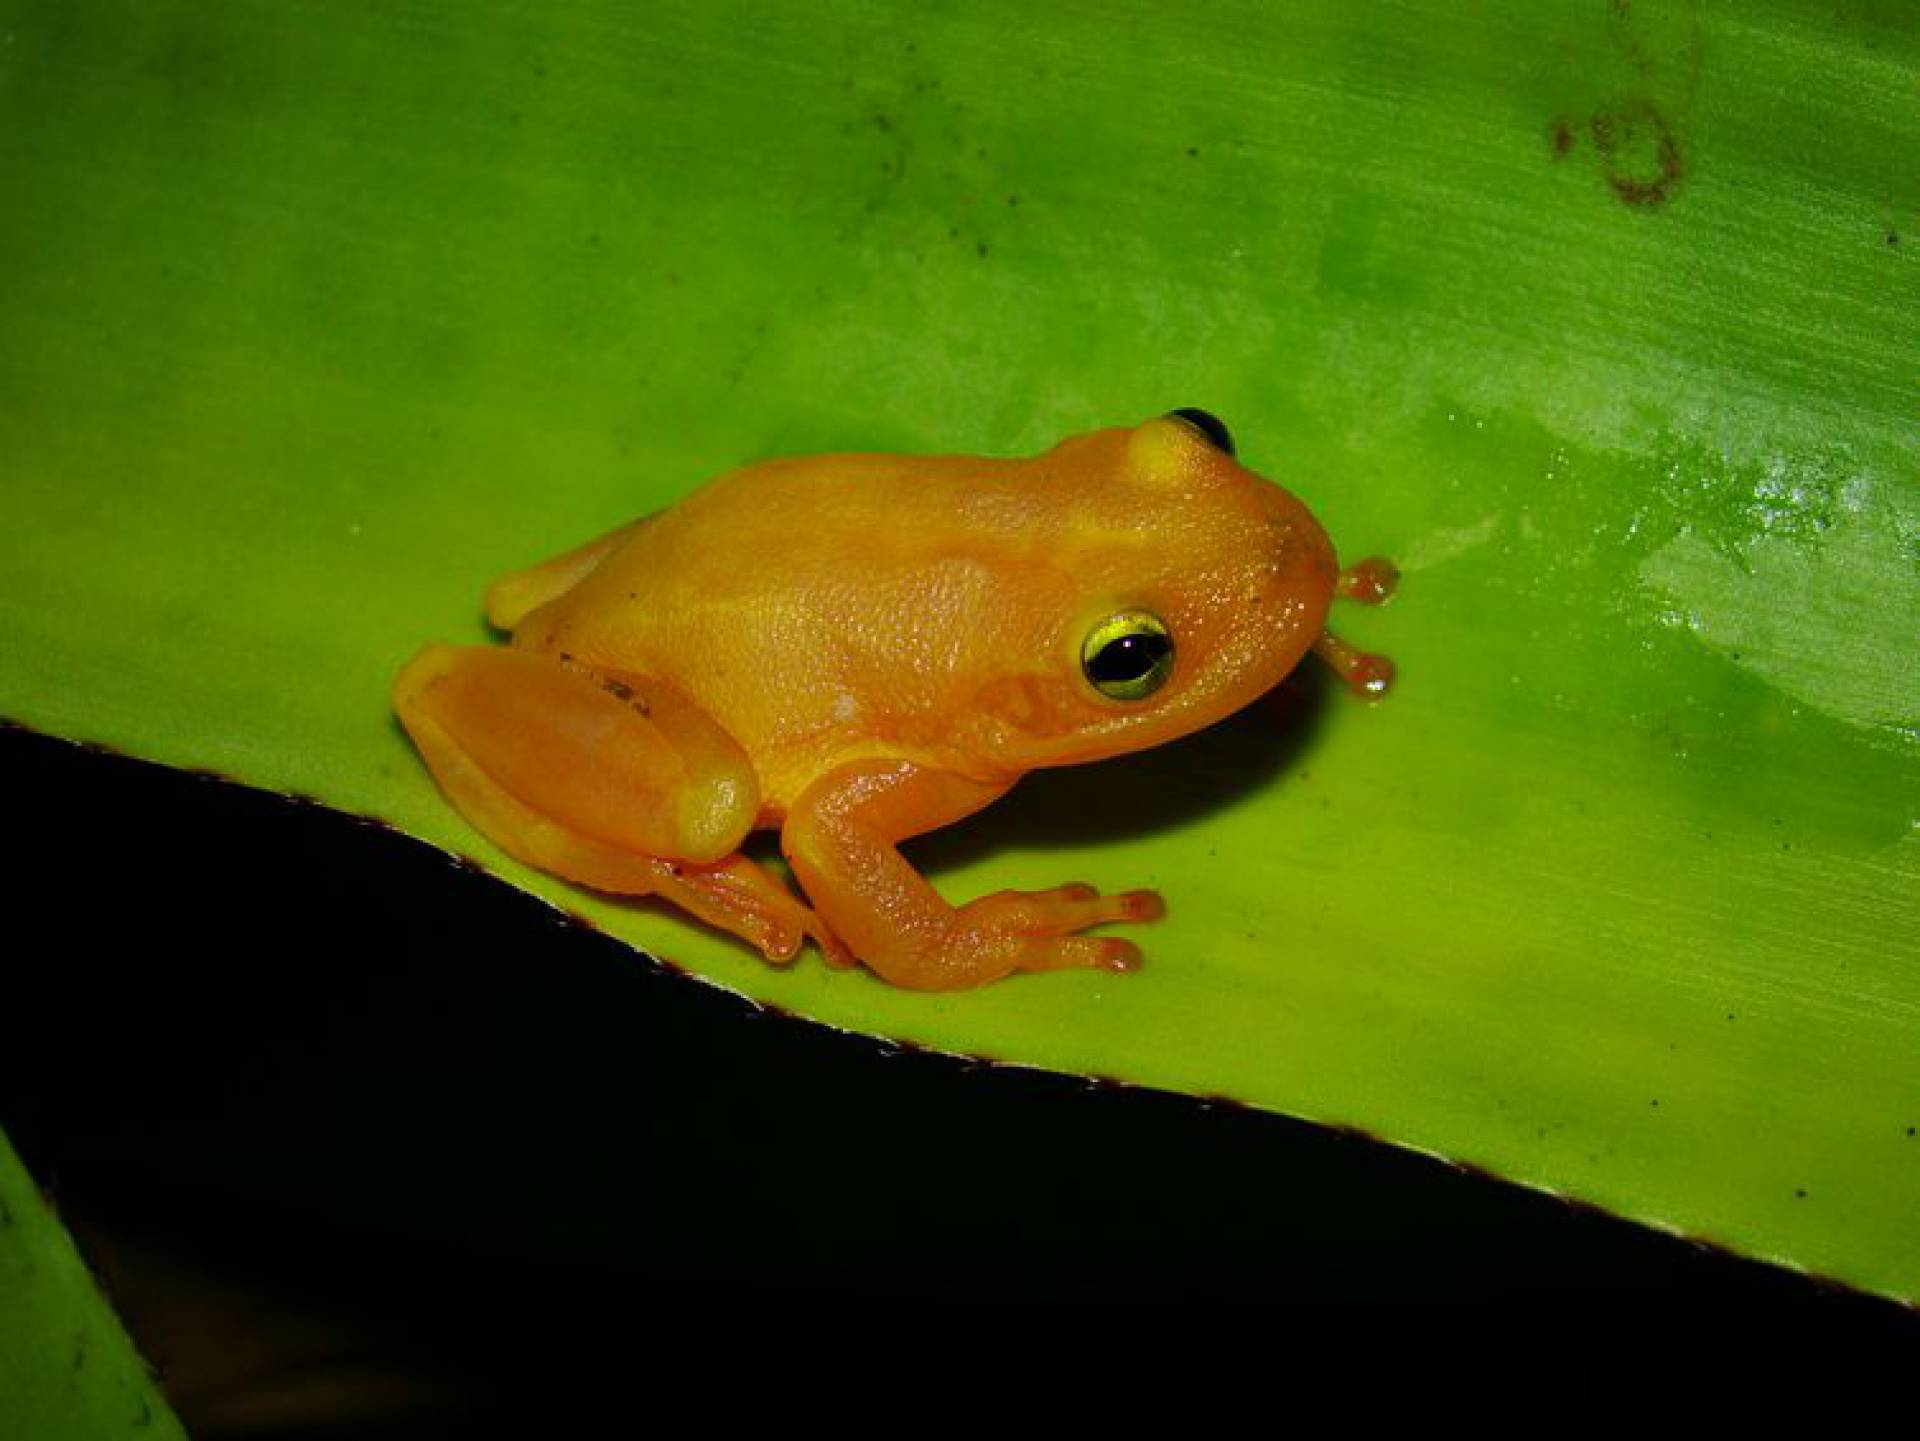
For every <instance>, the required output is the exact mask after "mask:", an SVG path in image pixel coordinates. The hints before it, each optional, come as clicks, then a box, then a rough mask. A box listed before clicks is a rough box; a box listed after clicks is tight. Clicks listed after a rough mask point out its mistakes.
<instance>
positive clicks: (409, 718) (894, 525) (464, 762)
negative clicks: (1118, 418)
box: [394, 410, 1393, 990]
mask: <svg viewBox="0 0 1920 1441" xmlns="http://www.w3.org/2000/svg"><path fill="white" fill-rule="evenodd" d="M1392 581H1393V572H1392V568H1391V567H1390V566H1388V565H1387V564H1386V563H1385V562H1383V561H1368V562H1364V563H1362V564H1361V565H1359V566H1356V567H1354V569H1353V570H1351V571H1349V572H1347V573H1345V574H1344V575H1343V574H1342V573H1340V571H1339V570H1338V567H1337V565H1336V562H1335V560H1334V553H1333V547H1332V545H1331V544H1330V543H1329V542H1328V540H1327V536H1326V533H1325V532H1324V531H1323V530H1322V529H1321V528H1320V526H1319V524H1318V522H1316V521H1315V520H1314V518H1313V516H1312V515H1310V514H1309V513H1308V512H1307V510H1306V508H1305V507H1304V506H1303V505H1301V503H1300V502H1299V501H1298V500H1296V499H1294V497H1293V496H1291V495H1289V494H1288V493H1287V492H1286V491H1284V490H1282V489H1281V488H1280V487H1279V486H1277V485H1274V484H1273V483H1272V482H1270V481H1267V480H1264V479H1262V478H1261V477H1260V476H1258V475H1255V474H1254V473H1253V472H1252V471H1249V470H1246V469H1244V468H1243V467H1242V466H1241V465H1239V464H1238V462H1236V461H1235V459H1234V450H1233V442H1232V440H1231V438H1230V436H1229V435H1228V432H1227V429H1226V427H1225V426H1224V425H1222V424H1221V423H1220V421H1219V420H1217V419H1216V418H1214V417H1213V416H1211V415H1209V414H1207V413H1206V412H1205V411H1201V410H1178V411H1175V412H1173V413H1172V414H1171V415H1167V416H1163V417H1161V418H1159V419H1157V420H1150V421H1148V422H1147V423H1146V424H1144V425H1140V426H1135V427H1133V428H1131V429H1113V430H1097V431H1093V432H1091V433H1090V434H1087V435H1079V436H1075V437H1073V438H1072V439H1070V440H1064V441H1062V442H1060V444H1058V445H1056V446H1054V447H1053V449H1051V450H1049V451H1047V452H1046V453H1044V454H1042V455H1038V456H1035V457H1033V458H1032V459H1029V460H985V459H976V458H972V457H963V456H934V457H907V456H892V455H828V456H819V457H815V458H811V459H806V460H775V461H769V462H766V463H764V464H760V465H752V466H748V467H747V468H745V469H743V470H736V471H734V472H732V473H731V474H728V475H723V476H721V477H719V478H718V479H716V480H713V481H710V482H709V483H707V484H706V485H705V486H702V487H701V488H700V489H698V490H696V491H694V492H693V493H692V494H691V495H689V496H687V497H686V498H685V499H683V500H681V501H680V502H679V503H678V504H676V505H674V506H672V507H670V508H669V509H667V510H663V511H660V512H659V513H657V514H655V515H651V516H647V517H645V518H644V519H641V520H637V521H634V522H633V523H632V524H630V525H628V526H626V527H624V528H622V529H620V530H616V531H614V532H612V533H611V534H609V535H606V536H602V537H601V538H600V539H598V540H595V541H593V542H591V543H590V544H588V545H585V546H583V547H581V548H580V549H578V550H574V551H570V552H568V553H567V554H565V555H562V556H559V557H557V558H555V559H553V560H550V561H547V562H546V563H545V564H544V565H538V566H535V567H534V568H532V569H531V570H525V571H520V572H518V573H516V574H513V575H510V576H507V577H506V578H504V579H502V580H500V581H497V582H496V583H495V584H494V585H493V587H492V588H491V589H490V590H489V591H488V592H487V616H488V619H489V620H491V621H492V623H493V624H494V625H495V626H497V627H499V628H500V629H502V630H507V631H511V632H512V633H513V643H512V645H511V646H510V647H504V648H503V647H491V646H476V647H464V648H462V647H453V646H444V645H434V646H429V647H427V649H425V650H424V651H422V652H421V653H420V654H419V655H417V656H416V657H414V659H413V660H412V661H411V662H410V663H409V664H408V665H407V667H406V668H405V669H404V670H403V671H402V672H401V673H400V675H399V677H398V679H397V680H396V682H395V685H394V704H395V706H396V708H397V709H398V711H399V714H400V719H401V721H402V722H403V723H404V724H405V726H406V728H407V730H408V732H409V733H410V734H411V735H412V737H413V739H414V743H415V744H416V745H417V746H418V747H419V749H420V753H421V754H422V755H423V756H424V757H425V758H426V762H427V764H428V766H429V767H430V768H431V769H432V771H433V774H434V777H435V778H436V779H437V780H438V781H439V783H440V786H441V788H442V789H443V790H445V792H446V793H447V795H448V796H449V797H450V798H451V799H452V801H453V803H454V804H455V805H456V806H458V807H459V808H460V810H461V811H462V812H463V813H464V814H465V816H466V817H467V819H468V820H469V821H471V822H472V823H473V824H474V825H475V826H476V827H478V828H479V829H480V830H481V831H483V832H484V833H485V834H486V835H487V836H488V837H490V838H491V839H492V840H493V841H494V842H495V843H496V844H498V845H499V846H500V847H501V848H502V849H504V850H506V851H507V852H509V853H510V854H512V855H514V856H517V857H518V858H519V859H521V860H522V861H525V862H526V863H527V864H529V865H532V866H537V867H539V868H541V869H542V870H547V871H551V872H553V873H554V874H556V875H559V876H562V877H565V878H566V879H567V880H570V881H573V882H576V883H578V884H580V885H583V886H590V887H593V888H594V889H597V890H602V891H611V892H616V893H619V894H622V895H634V896H640V895H657V896H660V897H662V898H663V899H665V900H668V901H671V902H673V903H674V904H675V905H677V906H680V907H682V908H684V909H686V910H688V911H691V912H692V913H693V914H694V915H696V916H698V917H700V918H701V919H702V920H704V921H707V922H708V923H710V924H712V925H715V926H718V927H720V928H721V929H723V930H727V931H731V932H733V933H734V934H735V935H738V936H741V937H743V938H745V939H746V940H748V941H750V942H752V943H753V944H754V945H756V946H758V947H759V948H760V950H761V951H762V952H764V953H765V955H766V956H767V959H769V960H771V961H787V960H790V959H792V957H793V956H794V955H795V954H796V953H797V952H798V950H799V949H800V946H801V944H802V942H803V940H804V939H805V938H806V937H809V936H811V937H812V938H813V939H814V940H815V941H816V942H817V943H818V944H819V945H820V947H821V949H822V950H823V951H824V952H825V954H826V956H827V957H828V959H829V960H830V961H833V962H835V963H838V964H851V963H852V962H853V961H855V960H857V961H860V962H862V963H864V964H865V965H866V966H868V967H869V968H870V969H871V970H873V971H874V972H876V973H877V974H879V975H880V976H882V977H884V978H885V979H886V980H888V981H891V982H893V983H895V984H896V985H901V986H910V987H915V988H919V989H925V990H946V989H956V988H960V987H966V986H976V985H979V984H981V983H982V982H984V981H990V980H994V979H995V978H997V977H1000V976H1005V975H1007V974H1008V973H1010V972H1013V971H1045V970H1056V969H1059V968H1062V967H1068V966H1096V967H1101V968H1103V969H1106V970H1110V971H1126V970H1131V969H1133V968H1134V967H1135V966H1137V965H1138V964H1139V961H1140V951H1139V948H1138V947H1137V946H1135V945H1134V944H1133V943H1132V942H1131V941H1126V940H1121V939H1118V938H1115V937H1112V936H1089V935H1085V934H1082V933H1083V932H1085V931H1086V930H1087V929H1088V928H1090V927H1093V926H1098V925H1103V924H1106V923H1109V922H1115V921H1148V920H1153V919H1155V918H1157V917H1158V916H1159V915H1160V914H1161V913H1162V909H1163V908H1162V905H1161V902H1160V898H1159V896H1157V895H1156V894H1154V893H1153V892H1151V891H1128V892H1125V893H1124V894H1120V895H1101V894H1100V893H1098V892H1097V891H1095V890H1094V889H1093V887H1091V886H1086V885H1066V886H1060V887H1057V888H1055V889H1053V890H1044V891H1025V892H1022V891H1001V892H998V893H996V894H994V895H989V896H982V897H981V898H980V899H978V900H974V901H970V902H968V903H967V904H965V905H962V906H957V907H956V906H952V905H949V904H948V903H947V902H946V901H945V900H943V899H941V897H940V895H939V894H938V893H937V892H936V891H935V890H934V889H933V887H932V886H930V885H929V884H928V883H927V881H926V880H925V879H924V878H923V877H922V876H921V875H920V874H919V873H918V872H917V871H915V870H914V868H913V867H912V866H911V865H909V864H908V863H907V861H906V860H905V859H904V858H903V857H902V856H901V855H900V852H899V851H898V849H896V847H897V846H898V844H899V843H900V842H901V841H902V840H905V839H906V838H908V837H910V836H916V835H920V834H922V833H924V832H926V831H931V830H935V829H937V828H938V827H941V826H944V825H948V824H951V823H952V822H954V821H957V820H960V819H961V818H962V817H964V816H968V815H971V814H973V813H974V812H975V811H977V810H979V809H981V808H982V807H983V806H986V805H988V804H990V803H991V802H993V801H995V800H997V799H999V798H1000V797H1001V796H1003V795H1005V794H1006V793H1007V791H1008V790H1009V789H1011V788H1012V786H1013V785H1014V783H1015V782H1016V781H1018V780H1019V779H1020V777H1021V776H1023V775H1025V774H1026V773H1027V772H1028V771H1030V770H1034V769H1036V768H1037V767H1042V766H1060V765H1073V764H1078V763H1079V762H1082V761H1096V760H1100V759H1102V758H1104V757H1107V756H1114V755H1120V754H1123V753H1125V752H1129V751H1137V750H1143V749H1145V748H1147V747H1149V746H1156V745H1159V744H1160V743H1162V742H1163V741H1169V740H1172V739H1174V738H1175V737H1177V736H1183V735H1186V734H1188V733H1189V732H1191V731H1195V730H1199V729H1200V728H1201V727H1203V726H1207V725H1210V724H1212V723H1213V722H1214V721H1217V720H1220V719H1222V718H1223V717H1225V716H1227V715H1230V714H1232V713H1233V712H1234V711H1237V710H1239V709H1240V708H1241V707H1242V706H1244V705H1246V704H1247V703H1248V702H1250V701H1252V700H1254V699H1255V698H1257V697H1259V696H1260V695H1262V694H1264V693H1265V692H1266V691H1268V690H1270V689H1271V688H1272V687H1273V686H1274V685H1275V684H1277V683H1278V682H1279V681H1280V679H1281V678H1282V677H1283V676H1285V675H1286V674H1287V673H1288V672H1289V671H1290V670H1292V669H1293V668H1294V666H1295V665H1296V664H1297V663H1298V662H1299V661H1300V659H1301V658H1302V657H1303V656H1304V655H1305V654H1306V652H1307V651H1308V650H1309V649H1314V650H1317V651H1318V652H1319V653H1320V654H1321V655H1322V656H1323V657H1324V658H1326V659H1327V660H1328V661H1330V662H1331V663H1332V664H1333V665H1334V666H1335V667H1336V668H1337V669H1338V670H1340V671H1341V673H1342V675H1343V676H1344V677H1345V678H1346V679H1347V681H1348V683H1349V684H1350V685H1352V686H1353V687H1354V688H1355V689H1356V690H1358V691H1361V692H1362V693H1365V694H1378V693H1380V692H1381V691H1383V690H1384V689H1385V688H1386V685H1387V683H1388V681H1389V679H1390V676H1391V669H1390V667H1389V665H1388V663H1387V662H1386V661H1385V660H1383V659H1381V658H1380V657H1376V656H1369V655H1365V654H1362V653H1359V652H1356V651H1353V650H1351V649H1350V648H1348V647H1346V646H1344V645H1342V644H1341V643H1340V642H1339V641H1337V640H1335V639H1334V638H1333V637H1332V636H1330V635H1328V634H1326V633H1325V631H1324V630H1323V626H1324V624H1325V620H1326V614H1327V608H1328V605H1329V603H1330V602H1331V601H1332V599H1333V598H1334V596H1335V595H1336V594H1341V595H1349V596H1351V597H1353V598H1355V599H1359V600H1366V601H1377V600H1380V599H1384V598H1385V595H1386V594H1387V592H1388V591H1389V590H1390V589H1391V587H1392ZM776 827H777V828H778V829H779V831H780V841H781V848H782V849H783V850H784V852H785V853H786V857H787V859H788V861H789V862H790V863H791V864H792V867H793V873H794V875H795V876H796V877H797V878H798V880H799V882H800V885H801V886H802V887H803V888H804V889H805V891H806V895H807V899H808V900H810V901H811V902H812V905H811V907H809V906H808V905H806V904H804V903H803V902H802V901H801V900H800V899H798V898H797V897H796V896H795V895H794V894H793V892H792V891H791V890H789V889H788V888H787V886H786V885H785V884H784V883H783V882H782V881H781V880H780V879H779V878H778V877H776V876H774V875H772V874H770V873H769V872H767V871H766V870H764V869H763V868H762V867H760V866H759V865H757V864H755V863H754V862H753V861H752V860H750V859H749V858H747V857H746V856H744V855H742V854H741V851H740V847H741V843H742V842H743V841H744V840H745V839H746V837H747V834H748V833H749V832H750V831H754V830H760V829H772V828H776Z"/></svg>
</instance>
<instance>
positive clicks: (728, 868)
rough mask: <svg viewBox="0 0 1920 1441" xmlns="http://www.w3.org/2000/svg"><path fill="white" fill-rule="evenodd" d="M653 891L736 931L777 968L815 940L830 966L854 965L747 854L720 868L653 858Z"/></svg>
mask: <svg viewBox="0 0 1920 1441" xmlns="http://www.w3.org/2000/svg"><path fill="white" fill-rule="evenodd" d="M649 869H650V871H651V874H650V876H649V877H648V880H649V885H648V890H649V891H650V892H651V893H652V894H655V895H658V896H660V897H661V899H663V900H668V901H671V902H673V903H674V904H675V905H677V906H679V907H680V908H681V909H682V910H685V911H690V912H691V913H692V914H694V915H696V916H698V917H699V918H700V919H701V920H703V921H705V922H706V923H707V924H708V925H710V926H714V927H717V928H718V929H720V930H723V931H731V932H732V933H733V934H734V935H736V936H739V937H740V938H741V939H742V940H745V941H748V942H750V943H751V944H753V945H754V946H756V947H758V948H759V950H760V954H761V955H763V956H765V957H766V958H767V959H768V960H769V961H772V962H773V963H774V964H775V965H786V964H787V963H788V962H790V961H791V960H793V958H794V957H795V956H797V955H799V954H800V947H801V946H802V945H803V944H804V943H805V942H806V941H807V940H808V939H809V938H811V939H812V940H813V942H814V943H815V944H816V945H818V946H819V947H820V950H821V952H822V953H823V954H824V955H825V956H826V958H827V962H828V964H829V965H834V966H840V967H843V968H844V967H847V966H851V965H852V964H853V963H854V962H853V956H852V955H851V954H850V953H849V952H848V950H847V948H846V946H845V945H844V944H843V943H842V942H841V940H840V938H839V937H838V936H836V935H834V933H833V932H832V931H831V930H829V929H828V928H827V925H826V923H825V922H824V921H822V920H821V919H820V917H819V916H817V915H815V914H814V912H813V910H812V908H811V907H809V906H807V905H805V904H804V903H803V902H801V901H800V899H799V898H798V897H796V896H795V895H794V894H793V892H792V891H790V890H788V889H787V888H786V886H784V885H782V884H781V883H780V881H779V880H778V879H777V878H776V877H774V876H772V875H770V874H769V873H768V872H767V871H765V870H763V869H762V868H761V867H760V866H758V865H756V864H754V862H753V861H751V860H749V859H748V858H747V857H745V856H739V855H735V856H728V857H727V858H726V859H725V860H724V861H722V862H720V863H719V864H718V865H713V866H682V865H675V864H670V863H668V862H665V861H654V860H651V859H649Z"/></svg>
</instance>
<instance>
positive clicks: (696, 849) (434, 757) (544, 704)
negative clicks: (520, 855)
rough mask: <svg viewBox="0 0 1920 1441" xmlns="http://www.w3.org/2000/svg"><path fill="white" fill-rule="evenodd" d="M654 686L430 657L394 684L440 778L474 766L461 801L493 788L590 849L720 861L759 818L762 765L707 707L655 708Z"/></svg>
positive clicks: (531, 665) (465, 775)
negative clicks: (443, 771) (453, 760)
mask: <svg viewBox="0 0 1920 1441" xmlns="http://www.w3.org/2000/svg"><path fill="white" fill-rule="evenodd" d="M647 684H648V683H647V682H644V681H640V680H637V679H630V680H628V681H625V682H621V681H609V680H604V679H602V678H600V677H597V676H595V675H593V674H591V673H589V672H586V671H583V670H579V669H576V668H573V667H570V666H565V665H562V664H560V663H559V662H558V661H556V660H553V659H551V658H549V657H547V656H545V655H541V654H539V653H537V652H533V651H518V650H506V649H500V648H496V647H488V646H474V647H467V648H457V647H454V646H429V647H428V648H427V649H426V650H424V651H422V652H421V653H420V654H419V655H418V656H416V657H415V658H414V659H413V660H412V661H411V662H410V663H409V664H408V665H407V667H406V669H405V670H403V671H402V672H401V673H400V675H399V678H398V679H397V680H396V681H395V683H394V705H395V708H396V709H397V710H398V711H399V713H400V719H401V721H402V722H403V723H404V724H405V725H406V727H407V729H408V731H409V732H410V733H412V734H413V736H414V739H415V741H416V743H418V744H419V745H420V748H421V750H422V752H423V753H424V754H425V755H426V758H427V763H428V764H429V765H430V766H434V767H435V773H436V775H438V774H439V766H440V765H441V764H444V763H445V762H446V761H447V760H448V758H449V756H450V755H455V756H458V757H459V758H460V759H461V760H462V761H464V762H465V764H462V765H459V766H456V767H450V768H449V769H448V772H447V776H446V777H445V778H443V784H446V783H447V782H451V784H447V789H448V791H449V793H450V794H452V795H453V797H454V799H455V800H456V801H460V800H462V799H463V798H464V793H465V792H467V791H470V790H471V788H472V784H473V782H474V781H476V780H477V779H479V778H481V777H484V779H485V780H486V781H487V782H488V783H490V784H491V785H492V786H493V787H494V788H496V789H498V790H500V791H502V792H504V793H505V794H506V795H508V796H510V797H511V798H512V799H513V800H514V801H516V802H517V803H518V804H519V805H520V806H521V807H523V808H525V809H526V810H528V811H531V812H533V813H535V814H536V815H538V816H539V817H541V818H543V819H545V820H547V821H550V822H552V823H553V824H554V825H557V826H559V827H560V828H562V829H564V830H566V831H570V832H572V833H573V834H575V835H579V836H581V837H584V838H586V839H588V840H593V841H598V842H600V843H602V844H604V845H606V846H610V847H612V848H614V849H616V850H623V851H640V852H643V853H645V854H647V855H650V856H657V857H660V858H662V859H664V860H679V861H691V862H695V863H710V862H713V861H717V860H719V859H721V858H722V857H723V856H726V855H728V854H730V853H731V852H733V851H736V850H738V849H739V847H740V842H741V840H742V839H743V838H744V837H745V836H746V834H747V831H748V829H749V828H750V827H751V826H752V824H753V818H754V815H755V813H756V812H757V811H758V810H759V806H760V788H759V783H758V781H757V779H756V778H755V776H754V772H753V767H752V765H751V763H750V762H749V761H748V760H747V756H746V753H745V752H744V751H743V750H741V749H740V747H739V746H738V745H737V744H735V742H734V741H733V740H732V739H731V738H730V737H729V736H728V735H727V734H726V732H724V731H723V730H721V729H720V727H719V726H718V725H717V724H715V723H714V722H713V721H712V720H711V719H709V718H708V717H707V716H706V715H705V714H704V713H703V712H702V711H700V710H699V709H698V708H697V707H695V706H693V705H691V704H689V703H687V702H686V701H684V700H680V699H679V698H677V697H674V698H672V699H671V700H667V701H665V703H663V704H660V705H658V706H657V707H656V706H655V705H654V704H653V703H652V702H650V700H649V698H648V695H647V693H646V691H645V687H646V686H647ZM662 689H663V691H664V688H662ZM663 700H664V696H663Z"/></svg>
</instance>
